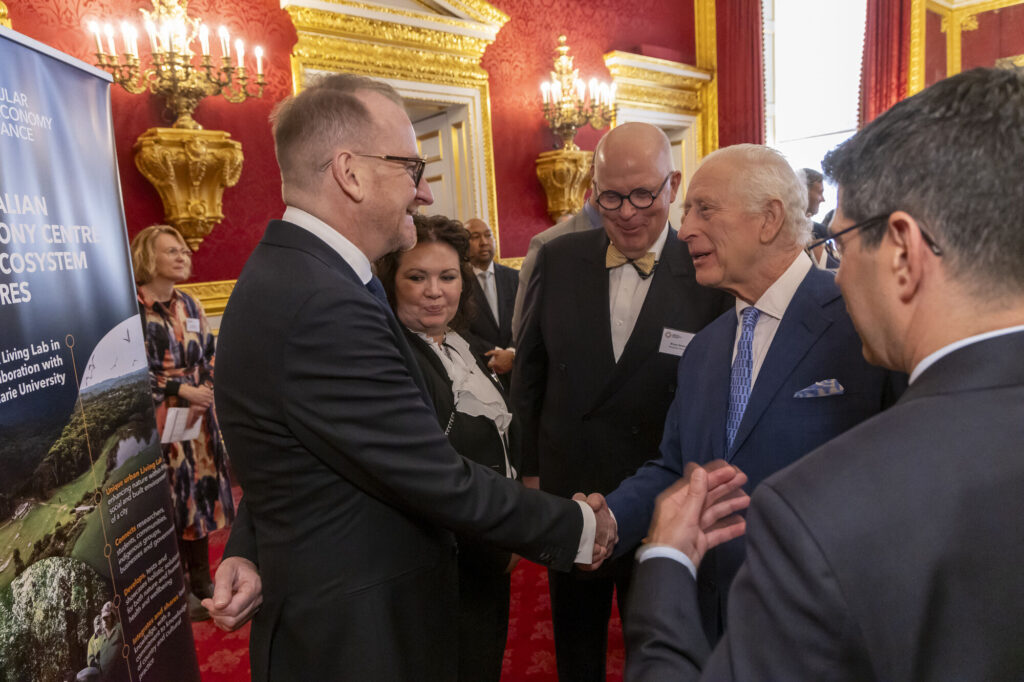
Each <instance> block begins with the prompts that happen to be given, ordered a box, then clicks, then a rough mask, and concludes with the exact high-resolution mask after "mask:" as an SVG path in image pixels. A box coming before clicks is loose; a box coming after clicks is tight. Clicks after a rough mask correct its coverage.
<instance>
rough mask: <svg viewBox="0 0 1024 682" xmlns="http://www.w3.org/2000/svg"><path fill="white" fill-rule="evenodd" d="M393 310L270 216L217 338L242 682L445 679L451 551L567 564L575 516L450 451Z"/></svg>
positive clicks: (335, 258)
mask: <svg viewBox="0 0 1024 682" xmlns="http://www.w3.org/2000/svg"><path fill="white" fill-rule="evenodd" d="M423 386H424V384H423V377H422V375H421V374H420V372H419V370H418V368H417V366H416V362H415V359H414V357H413V353H412V350H411V349H410V347H409V344H408V343H407V342H406V340H405V337H404V334H403V332H402V330H401V328H400V326H399V324H398V321H397V320H396V319H395V317H394V315H392V314H391V311H390V310H389V309H388V308H387V307H386V305H385V304H384V303H383V302H381V301H379V300H377V299H376V298H374V296H373V295H372V294H371V293H370V292H369V291H367V289H366V288H365V287H364V286H363V284H362V283H361V282H360V281H359V278H358V277H357V275H356V273H355V272H354V271H353V270H352V268H351V267H350V266H349V265H348V264H347V263H346V262H345V261H344V260H343V259H342V258H341V256H340V255H338V254H337V253H336V252H335V251H333V250H332V249H331V248H330V247H329V246H328V245H327V244H325V243H324V242H323V241H321V240H320V239H318V238H317V237H315V236H314V235H313V234H311V233H310V232H308V231H306V230H304V229H302V228H300V227H298V226H295V225H292V224H290V223H286V222H283V221H273V222H271V223H270V225H269V227H267V231H266V234H265V235H264V237H263V240H262V241H261V242H260V243H259V245H258V246H257V247H256V250H255V251H253V254H252V256H250V258H249V261H248V263H246V266H245V268H244V269H243V270H242V274H241V276H240V277H239V279H238V283H237V284H236V285H235V288H234V291H233V292H232V294H231V299H230V301H229V302H228V306H227V310H226V311H225V313H224V320H223V323H222V324H221V328H220V339H219V341H218V355H217V382H216V388H215V392H216V400H217V411H218V413H219V416H220V421H221V426H222V430H223V433H224V439H225V441H226V442H227V446H228V449H229V451H230V452H231V459H232V464H233V469H234V471H235V473H236V474H237V476H238V478H239V480H240V481H241V484H242V487H243V489H244V490H245V497H244V499H243V501H242V505H240V508H239V515H238V518H237V519H236V523H235V526H234V527H233V529H232V533H231V539H230V542H229V544H228V548H227V552H226V554H227V555H229V556H230V555H234V554H240V555H242V556H247V557H248V558H250V559H251V560H253V561H255V562H257V563H258V564H259V570H260V574H261V576H262V578H263V598H264V601H263V606H262V608H261V609H260V611H259V613H257V614H256V617H255V619H254V620H253V627H252V635H251V638H250V649H251V659H252V675H253V679H254V680H257V681H262V680H266V679H273V680H311V679H323V680H340V679H353V680H355V679H358V680H412V679H415V680H424V681H428V680H429V681H431V682H447V681H448V680H451V679H453V678H454V677H455V662H456V660H457V659H456V650H455V647H456V642H455V629H454V627H455V626H454V623H455V608H456V604H455V602H456V599H457V594H456V576H455V564H456V557H455V544H454V540H453V537H452V534H451V532H450V531H456V532H460V533H463V534H466V535H472V536H474V537H478V538H479V539H481V540H482V541H486V542H490V543H494V544H496V545H499V546H502V547H506V548H508V549H510V550H514V551H516V552H519V553H520V554H522V555H524V556H526V557H529V558H531V559H534V560H537V561H539V562H541V563H545V564H549V565H552V566H554V567H556V568H561V569H563V570H565V569H568V568H569V567H571V566H572V562H573V559H574V557H575V554H576V546H577V544H578V542H579V537H580V532H581V529H582V526H583V520H582V514H581V513H580V511H579V507H578V505H576V503H574V502H569V501H567V500H560V499H556V498H553V497H550V496H544V495H539V494H535V493H532V491H527V490H526V489H525V488H523V486H521V485H519V484H518V483H516V482H514V481H510V480H508V479H506V478H505V477H504V476H502V475H499V474H496V473H495V472H493V471H491V470H490V469H488V468H487V467H484V466H480V465H478V464H475V463H473V462H470V461H468V460H466V459H464V458H463V457H460V456H459V455H458V454H457V453H456V451H455V450H454V449H452V446H451V445H450V444H449V442H448V440H447V439H446V438H445V436H444V434H443V433H442V431H441V429H440V428H438V423H437V415H436V413H435V411H434V409H433V408H432V407H430V406H428V403H427V399H426V398H425V392H424V388H423Z"/></svg>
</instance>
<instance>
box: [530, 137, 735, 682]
mask: <svg viewBox="0 0 1024 682" xmlns="http://www.w3.org/2000/svg"><path fill="white" fill-rule="evenodd" d="M681 178H682V175H681V173H679V172H678V171H676V170H674V169H673V168H672V160H671V151H670V146H669V142H668V139H667V138H666V137H665V134H664V133H663V132H662V131H661V130H660V129H658V128H656V127H654V126H652V125H648V124H642V123H627V124H624V125H621V126H619V127H617V128H615V129H614V130H612V131H610V132H609V133H608V134H607V135H605V137H604V138H602V140H601V142H600V143H599V145H598V149H597V151H596V152H595V161H594V177H593V187H592V190H593V196H594V203H595V204H596V208H597V211H598V213H599V214H600V218H601V223H602V228H603V229H599V230H597V229H595V230H584V231H580V232H574V233H571V234H566V235H563V236H560V237H557V238H556V239H553V240H552V241H550V242H547V243H546V244H545V245H544V246H542V247H541V248H540V251H539V252H538V255H537V259H536V266H535V268H534V270H533V273H532V275H531V279H530V281H529V283H528V285H527V287H528V291H527V292H526V294H525V304H524V312H523V321H522V327H521V330H520V331H521V333H520V335H519V337H518V338H517V341H518V343H517V348H516V366H515V372H516V374H515V376H516V380H515V381H514V382H513V399H514V405H515V406H516V409H517V415H519V417H520V418H521V419H522V423H523V427H524V428H523V431H524V441H525V442H524V448H523V454H524V474H525V475H526V476H527V477H529V478H528V479H527V480H528V481H532V482H533V483H534V484H536V482H537V476H539V485H540V488H541V489H542V490H545V491H548V492H551V493H554V494H556V495H561V496H563V497H569V496H571V495H572V494H573V493H576V492H578V491H586V492H588V493H592V492H608V491H610V490H612V489H614V488H615V486H617V485H618V484H619V482H620V481H622V479H624V478H626V477H627V476H629V475H630V474H632V473H633V471H635V470H636V468H637V467H638V466H640V465H641V464H643V462H645V461H646V460H648V459H650V458H652V457H654V456H656V454H657V447H658V441H659V439H660V437H661V430H662V425H663V423H664V419H665V413H666V411H667V410H668V406H669V403H670V402H671V401H672V398H673V396H674V395H675V394H676V392H677V387H676V382H675V367H676V364H677V362H678V360H679V355H680V354H681V353H682V351H683V349H684V348H685V347H686V344H687V342H688V340H689V339H690V338H691V337H692V336H693V335H694V334H695V333H696V332H698V331H700V329H701V328H703V327H704V325H706V324H707V323H709V322H710V321H711V320H713V319H714V318H715V317H717V316H718V315H719V314H720V313H721V312H722V311H723V310H725V309H726V308H728V307H729V306H730V305H731V302H732V299H731V297H729V296H728V295H726V294H725V293H723V292H718V291H714V290H711V289H705V288H703V287H700V286H699V285H698V284H697V282H696V279H695V278H694V270H693V263H692V262H691V260H690V257H689V254H687V252H686V247H685V246H684V245H683V244H682V243H681V242H680V241H679V240H678V239H677V238H676V232H675V230H674V229H672V228H671V227H670V226H669V224H668V211H669V205H670V204H671V203H672V201H674V200H675V198H676V195H677V192H678V190H679V183H680V181H681ZM687 389H688V387H686V386H679V387H678V391H679V392H680V393H685V392H686V391H687ZM631 569H632V558H631V557H625V558H623V559H621V560H619V561H614V562H609V563H608V564H606V565H605V566H602V567H601V568H600V569H599V570H597V571H594V572H592V573H581V572H578V571H577V572H574V573H571V574H561V573H555V572H551V573H550V576H549V578H550V585H551V601H552V616H553V621H554V635H555V650H556V654H557V659H558V675H559V679H560V680H561V681H562V682H566V681H569V680H581V681H582V680H588V681H589V680H594V681H596V680H602V681H603V680H604V679H605V651H606V648H607V641H608V620H609V615H610V609H611V600H612V594H613V591H614V590H618V602H619V611H620V612H623V611H624V604H625V598H626V593H627V588H628V585H629V579H630V574H631Z"/></svg>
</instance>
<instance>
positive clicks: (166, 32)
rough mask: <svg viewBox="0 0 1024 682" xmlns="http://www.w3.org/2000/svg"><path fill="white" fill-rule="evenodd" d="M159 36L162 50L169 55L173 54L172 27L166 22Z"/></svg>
mask: <svg viewBox="0 0 1024 682" xmlns="http://www.w3.org/2000/svg"><path fill="white" fill-rule="evenodd" d="M158 35H159V37H160V49H162V50H163V51H164V52H167V53H170V52H173V50H172V49H171V27H170V25H169V24H168V23H167V22H166V21H165V22H163V23H162V24H160V32H159V34H158Z"/></svg>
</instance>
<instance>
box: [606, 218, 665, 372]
mask: <svg viewBox="0 0 1024 682" xmlns="http://www.w3.org/2000/svg"><path fill="white" fill-rule="evenodd" d="M667 237H668V223H665V227H664V228H663V229H662V231H661V234H660V235H659V236H658V239H657V241H655V242H654V244H653V245H652V246H651V248H650V249H649V251H653V252H654V259H655V260H656V261H657V260H661V252H662V250H663V249H664V248H665V239H666V238H667ZM653 279H654V272H653V271H652V272H651V276H649V277H648V278H647V279H644V278H642V277H640V275H639V273H637V271H636V268H634V267H633V266H631V265H630V264H629V263H626V264H625V265H620V266H619V267H617V268H612V269H611V270H609V271H608V313H609V319H610V320H611V326H612V351H614V353H615V362H618V361H619V358H620V357H622V351H623V350H624V349H625V348H626V343H627V342H628V341H629V337H630V335H631V334H632V333H633V327H634V326H636V318H638V317H640V310H641V309H642V308H643V307H644V299H645V298H647V292H648V291H649V290H650V288H651V281H652V280H653Z"/></svg>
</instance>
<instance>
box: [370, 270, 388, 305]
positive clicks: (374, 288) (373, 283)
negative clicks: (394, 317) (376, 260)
mask: <svg viewBox="0 0 1024 682" xmlns="http://www.w3.org/2000/svg"><path fill="white" fill-rule="evenodd" d="M366 288H367V289H368V290H369V292H370V293H371V294H373V295H374V296H375V297H377V299H378V300H379V301H380V302H381V303H383V304H384V307H385V308H388V309H390V306H389V305H388V294H387V292H386V291H384V285H383V284H382V283H381V281H380V278H378V277H377V275H371V276H370V281H369V282H367V283H366Z"/></svg>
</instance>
